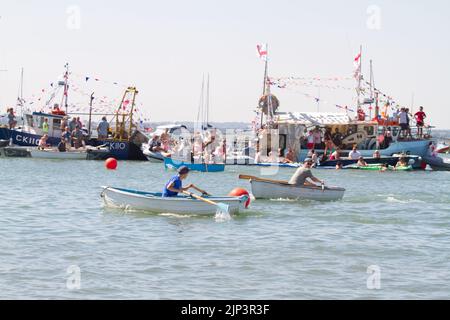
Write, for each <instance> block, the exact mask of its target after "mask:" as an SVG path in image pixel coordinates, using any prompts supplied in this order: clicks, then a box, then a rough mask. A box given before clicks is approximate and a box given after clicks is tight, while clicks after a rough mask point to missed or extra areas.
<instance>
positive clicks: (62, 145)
mask: <svg viewBox="0 0 450 320" xmlns="http://www.w3.org/2000/svg"><path fill="white" fill-rule="evenodd" d="M58 151H59V152H66V151H67V145H66V140H65V139H64V138H61V141H60V142H59V143H58Z"/></svg>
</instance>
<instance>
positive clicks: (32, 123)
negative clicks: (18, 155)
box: [24, 112, 64, 138]
mask: <svg viewBox="0 0 450 320" xmlns="http://www.w3.org/2000/svg"><path fill="white" fill-rule="evenodd" d="M63 118H64V116H63V115H58V114H50V113H43V112H33V113H32V114H26V115H25V117H24V129H25V130H26V131H27V132H28V133H32V134H36V135H43V134H44V133H43V131H42V124H43V123H44V119H47V120H48V135H49V137H57V138H59V137H61V122H62V120H63Z"/></svg>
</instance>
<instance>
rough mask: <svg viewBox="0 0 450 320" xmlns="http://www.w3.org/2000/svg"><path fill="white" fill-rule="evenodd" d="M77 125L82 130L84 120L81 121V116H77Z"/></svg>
mask: <svg viewBox="0 0 450 320" xmlns="http://www.w3.org/2000/svg"><path fill="white" fill-rule="evenodd" d="M77 125H78V126H79V127H80V130H81V129H82V128H83V122H81V119H80V117H77Z"/></svg>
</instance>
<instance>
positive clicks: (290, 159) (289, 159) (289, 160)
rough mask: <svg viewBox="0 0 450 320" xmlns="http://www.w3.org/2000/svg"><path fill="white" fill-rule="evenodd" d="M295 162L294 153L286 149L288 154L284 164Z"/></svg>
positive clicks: (290, 149)
mask: <svg viewBox="0 0 450 320" xmlns="http://www.w3.org/2000/svg"><path fill="white" fill-rule="evenodd" d="M294 162H295V153H294V150H293V149H292V148H288V152H287V153H286V156H285V157H284V163H294Z"/></svg>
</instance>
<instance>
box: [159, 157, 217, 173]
mask: <svg viewBox="0 0 450 320" xmlns="http://www.w3.org/2000/svg"><path fill="white" fill-rule="evenodd" d="M164 166H165V167H166V168H167V169H173V170H176V169H178V168H180V167H182V166H186V167H188V168H189V170H192V171H201V172H222V171H224V170H225V164H223V163H195V162H194V163H190V162H184V161H182V160H174V159H172V158H164Z"/></svg>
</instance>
